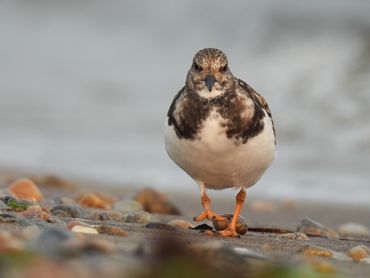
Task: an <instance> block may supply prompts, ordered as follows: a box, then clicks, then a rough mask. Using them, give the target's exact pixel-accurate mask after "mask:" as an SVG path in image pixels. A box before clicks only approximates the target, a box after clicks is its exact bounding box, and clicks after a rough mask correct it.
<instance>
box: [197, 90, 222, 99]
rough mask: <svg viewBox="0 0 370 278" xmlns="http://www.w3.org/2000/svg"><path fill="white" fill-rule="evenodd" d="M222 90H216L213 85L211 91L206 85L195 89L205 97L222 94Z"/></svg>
mask: <svg viewBox="0 0 370 278" xmlns="http://www.w3.org/2000/svg"><path fill="white" fill-rule="evenodd" d="M223 92H224V91H222V90H217V89H216V88H215V87H213V89H212V91H208V89H207V87H204V88H203V89H202V90H200V91H197V93H198V94H199V95H200V96H201V97H203V98H206V99H211V98H214V97H217V96H219V95H222V94H223Z"/></svg>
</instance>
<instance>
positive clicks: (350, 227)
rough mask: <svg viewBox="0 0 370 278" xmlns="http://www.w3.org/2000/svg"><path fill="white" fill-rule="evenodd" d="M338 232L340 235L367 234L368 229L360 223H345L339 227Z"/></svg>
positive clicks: (357, 235)
mask: <svg viewBox="0 0 370 278" xmlns="http://www.w3.org/2000/svg"><path fill="white" fill-rule="evenodd" d="M338 232H339V234H340V235H341V236H355V237H361V236H369V229H368V228H367V227H366V226H364V225H361V224H357V223H347V224H344V225H342V226H340V227H339V229H338Z"/></svg>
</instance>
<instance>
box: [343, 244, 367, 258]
mask: <svg viewBox="0 0 370 278" xmlns="http://www.w3.org/2000/svg"><path fill="white" fill-rule="evenodd" d="M347 255H348V256H350V257H351V258H352V259H353V260H355V261H360V260H362V259H365V258H369V255H370V248H369V247H367V246H365V245H357V246H355V247H353V248H351V250H349V251H348V253H347Z"/></svg>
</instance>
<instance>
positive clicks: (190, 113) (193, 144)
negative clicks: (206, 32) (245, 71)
mask: <svg viewBox="0 0 370 278" xmlns="http://www.w3.org/2000/svg"><path fill="white" fill-rule="evenodd" d="M167 117H168V118H167V124H166V131H165V146H166V150H167V153H168V155H169V157H170V158H171V159H172V160H173V161H174V162H175V163H176V164H177V165H178V166H179V167H180V168H182V169H183V170H184V171H185V172H186V173H188V174H189V175H190V176H191V177H192V178H193V179H194V180H195V181H196V182H197V183H198V185H199V189H200V195H201V203H202V205H203V207H204V211H203V212H202V213H201V214H200V215H199V216H197V217H195V218H194V220H195V221H202V220H205V219H209V220H224V218H223V217H221V216H219V215H218V214H216V213H215V212H214V211H213V210H212V209H211V207H210V204H211V200H210V198H209V197H208V196H207V194H206V190H207V189H225V188H237V189H240V191H239V193H238V194H237V195H236V208H235V211H234V214H233V217H232V220H231V221H230V223H229V225H228V228H227V229H225V230H222V231H219V232H218V233H219V234H220V235H221V236H230V237H235V236H237V232H236V229H235V227H236V223H237V220H238V216H239V213H240V210H241V208H242V206H243V203H244V200H245V197H246V188H248V187H250V186H252V185H254V184H255V183H256V182H257V181H258V180H259V179H260V178H261V176H262V174H263V173H264V172H265V170H266V169H267V168H268V167H269V166H270V164H271V163H272V161H273V159H274V157H275V145H276V143H275V129H274V123H273V120H272V116H271V111H270V109H269V107H268V104H267V102H266V100H265V99H264V98H263V97H262V96H261V95H260V94H258V93H257V92H256V91H255V90H253V89H252V88H251V87H250V86H249V85H248V84H247V83H245V82H244V81H242V80H240V79H238V78H236V77H235V76H234V75H233V74H232V73H231V71H230V68H229V65H228V60H227V57H226V55H225V54H224V53H223V52H222V51H221V50H219V49H215V48H205V49H202V50H200V51H198V52H197V53H196V54H195V56H194V58H193V62H192V65H191V67H190V69H189V71H188V74H187V77H186V82H185V86H184V87H183V88H182V89H181V90H180V91H179V92H178V93H177V95H176V96H175V97H174V99H173V101H172V104H171V106H170V108H169V111H168V113H167Z"/></svg>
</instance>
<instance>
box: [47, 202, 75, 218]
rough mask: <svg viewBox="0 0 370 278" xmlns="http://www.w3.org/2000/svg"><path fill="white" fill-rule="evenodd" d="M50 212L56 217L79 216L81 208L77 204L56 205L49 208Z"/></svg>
mask: <svg viewBox="0 0 370 278" xmlns="http://www.w3.org/2000/svg"><path fill="white" fill-rule="evenodd" d="M50 213H51V214H52V215H54V216H58V217H70V218H81V216H82V209H81V207H80V206H78V205H57V206H55V207H53V208H52V209H51V210H50Z"/></svg>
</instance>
